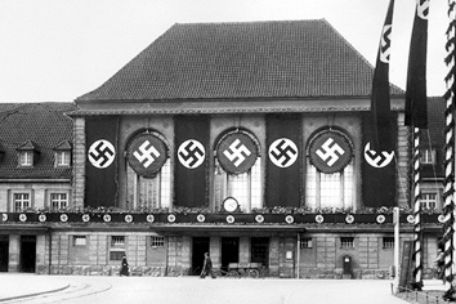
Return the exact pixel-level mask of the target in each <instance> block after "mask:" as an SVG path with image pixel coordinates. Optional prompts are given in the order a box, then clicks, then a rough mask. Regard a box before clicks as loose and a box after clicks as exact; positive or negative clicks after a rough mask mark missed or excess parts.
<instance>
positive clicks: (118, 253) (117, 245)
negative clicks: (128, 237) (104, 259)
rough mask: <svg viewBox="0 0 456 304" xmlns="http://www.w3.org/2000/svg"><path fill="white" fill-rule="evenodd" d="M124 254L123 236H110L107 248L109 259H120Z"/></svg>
mask: <svg viewBox="0 0 456 304" xmlns="http://www.w3.org/2000/svg"><path fill="white" fill-rule="evenodd" d="M124 255H125V236H119V235H113V236H111V246H110V250H109V259H110V260H111V261H121V260H122V257H123V256H124Z"/></svg>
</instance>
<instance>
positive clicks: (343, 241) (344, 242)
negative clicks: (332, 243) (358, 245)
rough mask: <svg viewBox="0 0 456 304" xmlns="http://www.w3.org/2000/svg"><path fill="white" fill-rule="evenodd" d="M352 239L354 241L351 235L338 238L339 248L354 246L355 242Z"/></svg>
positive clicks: (351, 247)
mask: <svg viewBox="0 0 456 304" xmlns="http://www.w3.org/2000/svg"><path fill="white" fill-rule="evenodd" d="M353 241H354V238H353V237H341V238H340V248H342V249H353V248H355V243H354V242H353Z"/></svg>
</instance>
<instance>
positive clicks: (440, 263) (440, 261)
mask: <svg viewBox="0 0 456 304" xmlns="http://www.w3.org/2000/svg"><path fill="white" fill-rule="evenodd" d="M434 263H435V268H436V272H437V278H438V279H439V280H443V279H444V277H445V269H444V266H445V260H444V257H443V248H441V246H439V248H438V249H437V258H436V259H435V260H434Z"/></svg>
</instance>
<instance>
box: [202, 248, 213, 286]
mask: <svg viewBox="0 0 456 304" xmlns="http://www.w3.org/2000/svg"><path fill="white" fill-rule="evenodd" d="M207 275H211V278H213V279H215V273H214V272H213V271H212V261H211V257H210V256H209V252H205V253H204V263H203V270H202V271H201V278H202V279H204V278H205V277H206V276H207Z"/></svg>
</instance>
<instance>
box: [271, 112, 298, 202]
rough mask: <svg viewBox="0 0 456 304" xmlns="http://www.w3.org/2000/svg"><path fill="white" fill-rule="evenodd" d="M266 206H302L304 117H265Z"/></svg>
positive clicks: (274, 115)
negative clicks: (302, 121)
mask: <svg viewBox="0 0 456 304" xmlns="http://www.w3.org/2000/svg"><path fill="white" fill-rule="evenodd" d="M266 145H267V147H268V159H267V162H266V188H265V196H266V206H267V207H275V206H288V207H299V206H300V201H301V192H302V191H301V188H302V187H301V185H302V178H301V174H300V171H299V167H300V165H301V162H302V160H301V155H302V153H301V151H300V147H301V116H299V115H293V114H271V115H267V116H266Z"/></svg>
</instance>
